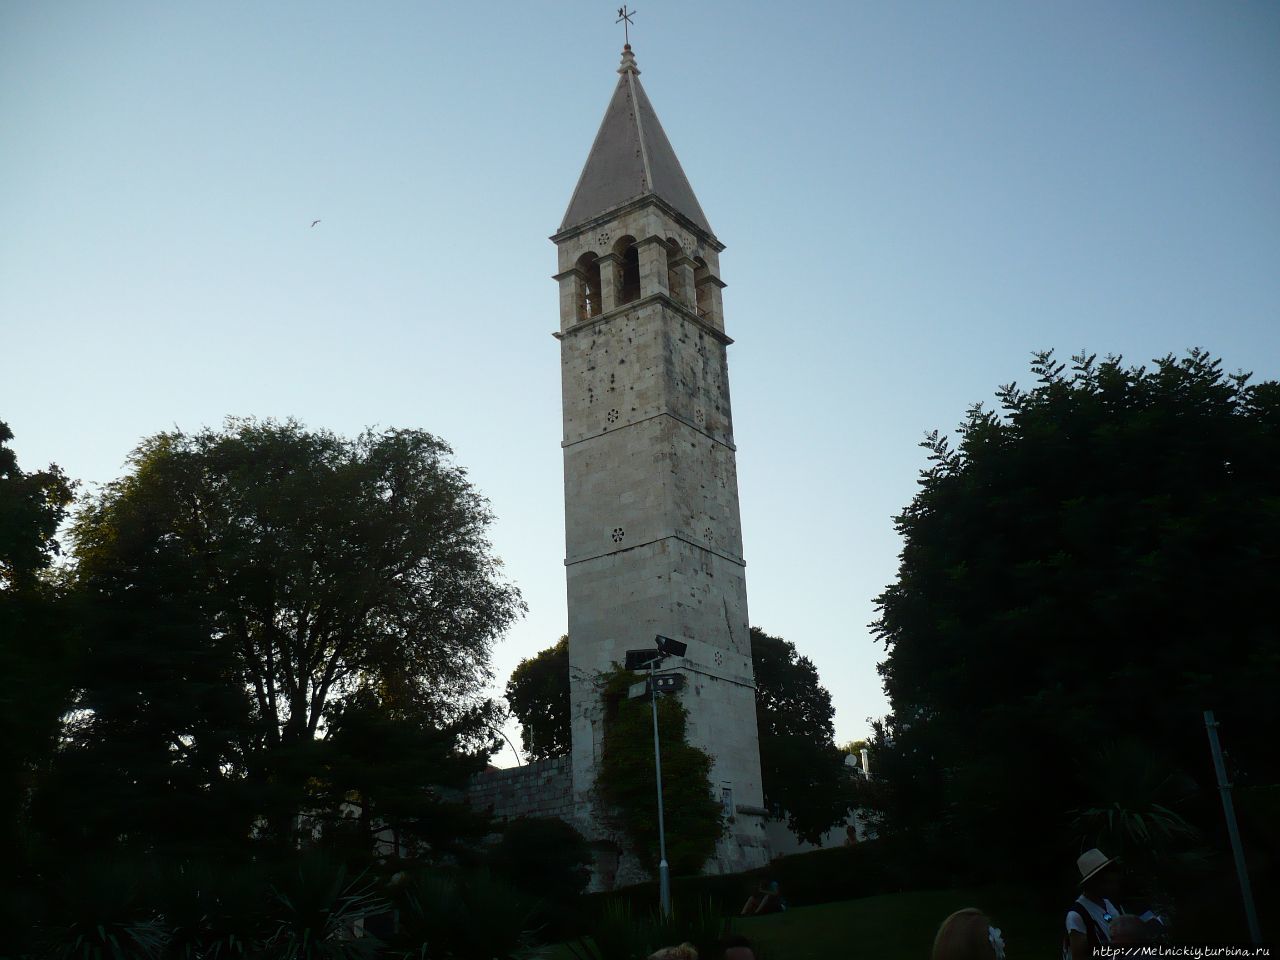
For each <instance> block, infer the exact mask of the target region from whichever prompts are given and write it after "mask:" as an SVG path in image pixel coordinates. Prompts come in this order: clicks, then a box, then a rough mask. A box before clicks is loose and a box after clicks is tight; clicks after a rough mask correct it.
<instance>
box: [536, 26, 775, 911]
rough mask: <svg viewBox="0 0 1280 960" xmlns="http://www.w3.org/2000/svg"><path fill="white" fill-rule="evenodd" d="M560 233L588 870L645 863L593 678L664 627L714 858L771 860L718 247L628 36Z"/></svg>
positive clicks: (719, 862)
mask: <svg viewBox="0 0 1280 960" xmlns="http://www.w3.org/2000/svg"><path fill="white" fill-rule="evenodd" d="M618 73H619V74H620V77H619V80H618V84H617V87H616V88H615V90H614V95H613V98H612V100H611V101H610V103H609V107H608V109H607V110H606V112H605V117H604V121H603V122H602V123H601V125H600V131H599V133H598V134H597V136H596V140H595V143H594V144H593V145H592V148H591V153H590V154H589V156H588V158H587V162H586V164H585V166H584V167H583V171H582V176H581V177H580V178H579V181H578V185H577V187H576V189H575V190H574V193H573V197H572V198H571V199H570V201H569V208H568V210H567V211H566V213H565V219H564V222H563V223H562V224H561V227H560V231H559V232H558V233H557V234H556V235H555V236H554V237H552V240H553V241H554V242H555V244H556V246H557V254H558V270H559V272H558V273H557V274H556V276H555V279H556V281H557V282H558V283H559V285H560V329H559V330H558V331H557V333H556V337H557V338H558V339H559V341H560V353H561V384H562V402H563V412H564V437H563V442H562V444H561V446H562V447H563V450H564V473H565V566H566V578H567V585H568V606H569V663H570V701H571V724H572V740H573V747H572V802H573V807H574V815H575V822H576V824H577V826H578V827H579V829H581V830H582V831H583V833H584V834H585V835H586V836H587V838H588V839H589V840H591V841H593V846H594V847H595V849H597V850H605V849H612V850H616V851H620V855H615V863H614V864H613V865H612V866H609V867H605V866H603V865H602V864H600V863H598V864H597V872H596V881H597V886H608V885H609V884H610V883H612V882H617V883H624V882H630V881H633V880H638V879H641V878H642V875H641V874H640V871H639V867H638V864H637V863H636V862H635V860H634V858H633V857H631V856H630V855H629V852H628V851H627V850H626V844H625V841H624V839H623V838H621V837H616V836H611V835H610V834H609V829H608V828H607V826H606V825H605V820H606V818H604V817H602V816H601V815H600V814H601V811H600V810H599V809H598V807H597V805H598V799H597V797H596V793H595V777H596V770H597V769H598V765H599V761H600V750H601V743H602V738H603V710H602V705H601V703H600V699H599V694H598V691H597V689H596V686H595V678H596V677H598V676H599V675H600V674H602V673H604V672H607V671H609V670H610V669H611V668H612V667H613V666H614V665H615V664H619V663H621V662H622V660H623V658H624V656H625V654H626V651H627V650H628V649H635V648H646V649H648V648H652V645H653V638H654V635H655V634H663V635H665V636H670V637H675V638H678V639H680V640H684V641H685V642H686V643H687V644H688V653H687V655H686V656H685V657H684V658H681V659H679V660H674V659H673V660H669V661H668V663H667V664H666V665H665V666H664V672H674V673H681V674H683V675H684V677H685V687H684V689H683V690H682V691H681V692H680V693H679V694H678V696H679V697H680V699H681V702H682V703H683V705H684V706H685V707H686V709H687V710H688V712H689V724H688V734H689V739H690V741H691V742H692V743H694V744H695V745H696V746H698V747H700V748H702V749H704V750H706V751H707V753H708V754H710V755H711V757H712V759H713V767H712V773H711V776H712V791H713V793H714V795H715V797H716V799H717V800H718V801H720V802H721V803H722V805H723V807H724V811H725V815H726V821H725V822H726V828H727V829H726V834H725V836H724V837H723V838H722V839H721V840H720V842H719V843H718V844H717V847H716V853H715V856H714V858H713V859H712V861H710V862H709V863H708V864H707V868H708V869H709V870H712V871H716V872H722V871H736V870H742V869H747V868H750V867H754V866H758V865H760V864H762V863H763V862H765V861H766V859H767V853H768V851H767V841H766V839H765V834H764V821H763V814H764V810H763V809H762V796H761V787H760V757H759V744H758V742H757V739H756V721H755V685H754V680H753V677H752V672H751V657H750V653H751V650H750V639H749V632H748V626H747V625H748V622H749V621H748V616H747V593H746V577H745V563H744V561H743V557H742V532H741V523H740V517H739V509H738V483H737V472H736V464H735V447H734V441H733V417H732V410H731V405H730V400H729V377H728V359H727V347H728V346H729V344H731V343H732V340H730V338H729V337H728V336H726V335H725V332H724V316H723V303H722V299H721V289H722V288H723V287H724V284H723V282H721V280H720V262H719V255H720V252H721V251H722V250H723V249H724V247H723V245H722V244H721V243H720V242H719V240H717V239H716V237H715V235H714V234H713V233H712V231H711V227H710V225H709V224H708V222H707V218H706V215H705V214H704V213H703V211H702V208H701V206H700V205H699V203H698V200H697V198H696V197H695V196H694V194H693V190H692V188H691V187H690V185H689V182H688V180H687V179H686V177H685V175H684V171H683V170H682V169H681V168H680V163H679V160H678V159H677V158H676V155H675V152H674V150H673V149H672V147H671V144H670V142H669V141H668V140H667V137H666V134H665V133H664V132H663V130H662V126H661V124H660V123H659V122H658V118H657V115H656V114H655V113H654V111H653V107H652V105H651V104H650V103H649V100H648V97H647V96H646V94H645V92H644V89H643V87H641V85H640V81H639V70H638V68H637V67H636V64H635V58H634V56H633V55H632V53H631V49H630V47H627V48H626V49H625V50H624V51H623V58H622V65H621V67H620V68H619V70H618Z"/></svg>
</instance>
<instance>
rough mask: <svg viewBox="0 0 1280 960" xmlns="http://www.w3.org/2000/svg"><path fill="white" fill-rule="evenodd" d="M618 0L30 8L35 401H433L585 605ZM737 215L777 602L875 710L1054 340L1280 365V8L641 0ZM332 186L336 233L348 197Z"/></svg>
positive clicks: (15, 320) (489, 490) (0, 59)
mask: <svg viewBox="0 0 1280 960" xmlns="http://www.w3.org/2000/svg"><path fill="white" fill-rule="evenodd" d="M615 7H616V4H614V3H613V0H609V2H590V3H588V2H584V0H573V2H559V3H554V4H553V3H537V2H533V3H529V2H526V3H498V2H494V3H483V4H481V3H452V4H428V3H390V2H380V3H376V4H336V3H325V2H316V0H309V2H306V3H301V2H273V3H267V4H264V3H228V2H219V3H216V4H215V3H195V2H191V3H169V2H163V3H144V2H121V3H113V4H104V3H89V2H62V3H38V2H35V0H28V2H20V0H10V2H7V3H4V4H2V5H0V419H3V420H6V421H8V422H9V424H10V425H11V426H12V428H13V430H14V431H15V433H16V434H17V438H16V441H15V443H14V446H15V448H16V450H17V452H18V455H19V462H20V464H22V465H23V466H25V468H26V469H35V468H37V467H39V466H42V465H43V464H45V463H48V462H50V461H56V462H58V463H59V464H61V465H62V466H63V467H64V468H65V469H66V470H67V472H68V473H70V474H71V475H72V476H74V477H77V478H80V479H81V480H83V481H85V482H86V483H87V484H93V483H102V482H105V481H108V480H110V479H112V478H114V477H116V476H118V475H119V473H120V472H121V470H122V466H123V461H124V458H125V456H126V455H127V454H128V452H129V450H130V449H131V448H132V447H133V446H134V445H135V444H136V443H137V441H138V440H139V439H140V438H141V437H143V436H146V435H148V434H151V433H154V432H156V431H159V430H164V429H169V428H172V427H173V426H174V425H175V424H176V425H178V426H180V427H182V428H184V429H196V428H198V427H200V426H201V425H205V424H208V425H217V424H218V423H220V422H221V420H222V418H223V417H224V416H226V415H228V414H236V415H256V416H260V417H267V416H273V417H286V416H294V417H297V418H299V419H301V420H303V421H304V422H306V423H308V424H310V425H313V426H324V427H329V428H332V429H334V430H337V431H339V432H343V433H354V432H357V431H359V430H360V429H362V428H363V427H365V426H368V425H381V426H399V427H421V428H425V429H428V430H430V431H432V432H434V433H436V434H438V435H439V436H441V437H443V438H444V439H446V440H447V441H449V442H450V443H451V444H452V445H453V446H454V448H455V450H456V452H457V456H458V460H459V461H460V462H461V463H462V464H463V465H464V466H466V467H467V468H468V469H469V470H470V472H471V476H472V477H473V479H474V481H475V483H476V484H477V485H478V486H479V487H480V489H481V490H483V491H484V492H485V493H486V494H487V495H488V496H489V497H490V498H491V500H492V503H493V507H494V509H495V511H496V513H497V514H498V521H497V524H496V526H495V527H494V529H493V539H494V542H495V545H496V549H497V552H498V553H499V554H500V555H501V556H502V557H503V559H504V560H505V561H506V570H507V572H508V573H509V575H510V576H511V577H512V578H513V579H514V580H515V581H516V582H517V583H518V584H519V586H520V587H521V589H522V590H523V591H524V594H525V597H526V599H527V600H528V603H529V608H530V609H529V615H528V617H527V618H526V619H525V620H524V621H523V622H522V623H521V624H520V625H519V626H517V627H516V628H515V629H513V630H512V631H511V632H510V634H509V636H508V637H507V638H506V640H505V641H504V642H503V643H502V644H501V645H500V646H499V647H498V649H497V651H496V659H495V668H496V672H497V679H498V682H499V683H502V682H504V681H505V679H506V676H507V674H508V673H509V672H510V669H511V667H512V666H514V664H515V663H516V662H517V661H518V660H519V659H520V658H522V657H525V656H529V655H531V654H533V653H534V652H536V651H537V650H539V649H540V648H542V647H544V646H546V645H548V644H549V643H551V642H553V641H554V640H555V639H556V638H557V637H558V636H559V635H560V634H561V633H563V632H564V629H565V594H564V569H563V566H562V564H561V561H562V559H563V547H564V533H563V526H562V524H563V503H562V494H561V455H560V447H559V440H560V388H559V375H560V373H559V370H560V367H559V355H558V345H557V344H556V342H555V340H553V339H552V337H551V336H550V332H551V331H552V330H553V329H555V328H556V325H557V293H556V285H555V283H553V282H552V281H551V280H550V279H549V277H550V275H551V274H552V273H554V272H555V251H554V248H553V247H552V245H551V244H550V243H549V242H548V241H547V239H546V238H547V236H548V235H549V234H551V233H552V232H553V231H554V230H555V229H556V227H557V226H558V225H559V222H560V218H561V215H562V214H563V212H564V207H565V205H566V204H567V202H568V199H569V195H570V193H571V192H572V190H573V186H574V183H575V181H576V179H577V176H578V173H579V170H580V169H581V165H582V163H583V161H584V160H585V158H586V155H587V151H588V149H589V147H590V145H591V140H592V137H593V136H594V135H595V131H596V127H597V125H598V123H599V121H600V118H601V116H602V114H603V111H604V108H605V104H606V103H607V101H608V98H609V95H610V93H611V91H612V88H613V84H614V82H615V80H616V75H615V73H614V69H615V68H616V66H617V61H618V52H619V50H620V48H621V42H622V38H621V28H620V27H617V26H615V25H614V10H615ZM632 40H633V45H634V47H635V50H636V54H637V57H638V61H639V64H640V67H641V70H642V71H643V82H644V84H645V87H646V89H647V91H648V93H649V95H650V98H651V99H652V100H653V103H654V106H655V107H656V109H657V111H658V115H659V116H660V117H661V118H662V122H663V125H664V126H665V128H666V130H667V133H668V135H669V136H670V138H671V141H672V143H673V144H674V146H675V148H676V151H677V153H678V154H679V155H680V158H681V160H682V162H683V164H684V167H685V170H686V172H687V173H688V175H689V178H690V180H691V181H692V183H693V187H694V189H695V191H696V192H697V194H698V197H699V199H700V200H701V202H702V206H703V208H704V209H705V210H706V212H707V216H708V217H709V218H710V220H711V224H712V226H713V227H714V228H715V230H716V232H717V234H718V236H719V237H720V239H721V240H722V241H723V242H724V243H726V244H727V245H728V249H727V250H726V252H725V253H724V255H723V257H722V260H721V263H722V272H723V277H724V279H725V280H726V281H727V282H728V284H729V287H728V289H727V290H726V291H725V312H726V322H727V326H728V330H729V333H730V334H731V335H732V336H733V337H735V338H736V339H737V344H736V345H735V346H733V347H731V348H730V371H731V377H732V390H733V399H734V411H735V418H736V424H735V427H736V438H737V441H738V444H739V454H738V457H739V459H738V468H739V471H738V472H739V477H740V483H741V498H742V519H743V526H744V531H745V550H746V556H747V561H748V570H747V573H748V590H749V597H750V604H751V619H752V622H753V623H755V624H758V625H759V626H761V627H763V628H765V629H766V630H768V631H770V632H772V633H777V634H781V635H783V636H785V637H787V638H788V639H790V640H792V641H794V642H795V643H796V644H797V645H798V646H799V647H800V649H801V651H802V652H804V653H806V654H808V655H809V656H811V657H812V658H813V660H814V661H815V662H816V664H817V665H818V668H819V671H820V673H821V675H822V678H823V680H824V682H825V683H826V684H827V686H828V687H829V688H830V689H831V692H832V694H833V696H834V699H835V703H836V706H837V731H836V732H837V736H838V737H839V738H841V739H848V738H853V737H858V736H862V735H863V734H864V733H865V732H866V731H867V724H866V720H865V718H867V717H868V716H878V715H880V714H882V713H883V712H884V711H885V709H886V706H885V702H884V699H883V696H882V694H881V692H880V683H879V678H878V677H877V675H876V672H875V664H876V662H877V660H878V659H879V658H880V657H881V656H882V651H881V650H880V649H879V648H878V647H877V646H876V645H875V644H874V643H873V641H872V639H871V637H870V633H869V631H868V630H867V628H866V624H867V623H868V622H869V621H870V620H871V619H872V618H873V616H874V610H873V603H872V601H873V598H874V597H875V596H876V595H877V594H878V593H879V592H880V591H881V589H883V587H884V586H885V585H886V584H887V583H888V582H889V581H890V580H892V578H893V576H894V573H895V570H896V565H897V554H898V551H899V542H898V540H897V537H896V536H895V534H894V532H893V524H892V516H893V515H894V513H895V512H897V511H898V510H900V509H901V508H902V507H903V506H904V505H905V504H906V503H907V502H909V500H910V499H911V497H912V495H913V493H914V491H915V479H916V476H917V473H918V471H919V469H920V467H921V466H922V464H923V463H924V459H923V451H921V450H920V449H919V448H918V447H917V443H918V441H919V439H920V437H921V436H922V434H923V433H925V432H926V431H928V430H930V429H933V428H935V427H937V428H941V429H943V430H951V429H953V428H954V426H955V424H956V423H957V422H958V420H959V419H960V418H961V415H962V413H963V411H964V409H965V407H967V406H968V405H969V404H970V403H972V402H974V401H977V400H990V399H991V398H992V393H993V391H994V389H995V388H996V386H997V385H998V384H1001V383H1005V382H1008V381H1010V380H1014V379H1018V380H1022V381H1026V380H1028V379H1029V378H1028V376H1027V360H1028V357H1029V355H1030V353H1031V351H1032V350H1035V349H1039V348H1047V347H1055V348H1057V349H1058V350H1059V352H1060V354H1061V355H1062V356H1063V357H1064V358H1066V357H1068V356H1069V355H1070V354H1071V353H1072V352H1075V351H1077V350H1080V349H1082V348H1085V349H1088V350H1090V351H1095V352H1097V353H1099V354H1106V353H1121V354H1123V355H1124V356H1125V357H1127V358H1130V359H1133V360H1135V361H1138V360H1147V359H1150V358H1151V357H1153V356H1157V355H1163V354H1165V353H1168V352H1171V351H1172V352H1181V351H1183V350H1184V349H1185V348H1187V347H1190V346H1193V345H1199V346H1204V347H1206V348H1208V349H1210V350H1211V351H1213V352H1215V353H1216V354H1218V355H1220V356H1222V357H1223V359H1224V361H1225V364H1226V366H1227V367H1228V368H1229V369H1236V368H1244V369H1248V370H1253V371H1255V372H1256V374H1257V375H1258V376H1260V377H1265V378H1275V377H1277V376H1280V323H1278V320H1280V312H1278V309H1277V308H1278V307H1280V5H1277V4H1275V3H1270V2H1268V3H1261V2H1252V3H1251V2H1223V0H1211V2H1209V0H1206V2H1202V3H1186V2H1174V0H1159V2H1132V0H1126V2H1115V0H1107V2H1070V3H1068V2H1060V3H1026V2H1022V0H1009V2H999V3H998V2H972V3H946V2H931V3H911V2H887V0H884V2H877V3H865V2H847V3H797V4H787V5H783V4H775V3H763V2H755V3H753V2H734V3H710V2H703V3H696V4H694V3H687V2H686V3H677V2H673V0H641V2H640V3H639V13H638V15H637V16H636V18H635V28H634V30H633V32H632ZM316 218H320V219H321V220H322V221H323V222H322V223H321V224H320V225H319V226H317V227H316V228H315V229H310V228H309V226H308V224H310V222H311V221H312V220H313V219H316Z"/></svg>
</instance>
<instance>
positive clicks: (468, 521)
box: [47, 420, 522, 845]
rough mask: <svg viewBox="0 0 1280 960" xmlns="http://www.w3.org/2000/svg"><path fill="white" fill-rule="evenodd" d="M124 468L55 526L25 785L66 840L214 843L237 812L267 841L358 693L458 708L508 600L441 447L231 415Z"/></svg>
mask: <svg viewBox="0 0 1280 960" xmlns="http://www.w3.org/2000/svg"><path fill="white" fill-rule="evenodd" d="M130 463H131V469H130V471H129V473H128V474H127V475H126V476H125V477H123V478H122V479H120V480H118V481H116V482H114V483H112V484H109V485H108V486H107V487H106V488H105V489H104V490H102V491H101V493H99V494H98V495H97V496H95V497H94V498H92V499H91V500H90V501H89V502H88V503H87V504H86V506H85V508H84V509H83V510H82V511H81V512H80V514H79V516H78V517H77V520H76V522H75V525H74V528H73V529H74V537H75V554H76V558H77V560H78V564H79V565H78V571H77V573H78V585H79V588H80V590H81V591H82V593H83V595H84V596H85V597H86V598H88V602H89V608H90V609H89V611H88V614H87V624H86V632H87V634H88V638H87V656H86V659H85V663H84V672H83V677H82V680H81V684H82V689H83V694H82V696H81V697H80V699H79V700H78V702H77V703H76V707H77V708H78V710H77V713H76V714H74V715H73V719H74V721H75V722H74V723H73V724H72V725H71V726H70V727H69V729H68V734H69V739H70V748H69V749H68V750H67V751H66V757H65V758H64V762H63V763H62V764H61V769H62V773H63V774H64V777H65V779H64V781H63V783H62V787H63V789H61V790H57V791H51V792H49V796H48V797H47V799H48V801H49V802H48V811H47V812H48V814H49V817H50V818H51V821H52V822H53V823H54V824H55V825H56V824H61V825H62V826H63V827H65V828H67V829H68V831H69V835H70V838H71V839H72V840H73V841H78V842H91V841H93V840H94V839H95V838H102V837H105V836H110V837H120V836H124V837H125V838H126V839H132V838H139V839H145V838H151V839H150V840H146V842H153V841H154V838H155V837H157V835H165V834H168V836H167V837H166V838H165V839H166V840H168V841H172V842H174V843H179V842H182V841H183V840H184V839H186V840H190V841H192V842H195V841H196V840H199V835H200V834H201V833H205V834H208V836H210V837H212V836H217V837H219V838H220V840H221V842H229V839H230V838H244V837H245V836H246V835H247V834H248V832H249V831H248V829H247V828H248V827H249V826H251V825H253V824H255V823H256V824H258V825H259V826H258V827H257V828H256V829H259V830H261V829H262V828H264V827H265V829H266V830H267V832H268V834H269V835H272V836H275V837H276V838H278V839H280V840H282V841H288V840H290V837H291V832H292V830H293V828H294V825H295V815H296V814H297V813H298V811H299V810H300V809H301V808H302V806H303V805H304V803H307V802H309V801H308V791H309V790H310V785H311V784H312V783H313V782H314V779H315V778H316V777H317V776H318V775H319V774H321V773H323V771H324V769H325V759H326V751H325V744H324V743H323V740H322V734H324V733H325V732H326V731H327V730H328V725H329V724H330V723H334V722H335V721H336V720H337V719H338V717H339V716H340V714H341V711H342V709H343V708H344V707H345V706H347V705H348V704H351V705H355V703H356V700H357V698H358V697H359V696H361V695H362V692H364V691H368V690H372V691H375V692H376V697H377V701H378V702H379V703H385V704H393V705H394V706H395V709H396V710H397V711H399V713H400V715H402V716H405V717H409V716H412V717H414V718H415V719H416V722H418V723H419V724H420V725H422V726H429V725H432V724H434V725H438V726H440V727H449V726H450V725H456V724H458V723H459V722H462V721H464V720H465V719H467V718H468V717H478V716H479V713H478V712H477V707H479V706H481V704H482V703H483V698H482V687H483V684H484V682H485V681H486V680H487V678H488V676H489V673H488V663H489V651H490V647H491V644H492V642H493V641H494V639H495V638H496V637H497V636H498V635H499V634H500V633H501V632H502V631H503V630H504V629H505V628H506V626H507V625H508V624H509V623H510V622H511V621H512V620H513V618H514V617H515V616H516V615H517V614H518V613H519V611H520V610H521V609H522V604H521V602H520V599H519V595H518V593H517V591H516V590H515V589H514V587H512V586H510V585H508V584H507V583H505V582H504V581H503V580H502V579H501V577H500V575H499V571H498V561H497V560H496V559H495V558H494V557H493V556H492V554H491V552H490V547H489V543H488V541H487V540H486V538H485V529H486V527H487V525H488V523H489V520H490V513H489V509H488V506H487V504H486V503H485V501H484V500H483V499H482V498H481V497H480V495H479V494H478V493H477V492H476V491H475V490H474V489H473V488H472V487H471V485H470V484H469V483H468V482H467V479H466V477H465V474H464V472H463V471H462V470H461V469H460V468H458V467H457V466H455V465H453V464H452V463H451V461H450V451H449V448H448V447H447V446H446V445H445V444H444V443H442V442H441V441H439V440H437V439H436V438H434V437H432V436H431V435H429V434H427V433H424V432H421V431H412V430H388V431H384V432H381V433H375V432H372V431H370V432H367V433H365V434H363V435H361V436H359V437H357V438H355V439H352V440H348V439H343V438H340V437H337V436H335V435H334V434H332V433H329V432H327V431H307V430H305V429H304V428H303V427H301V426H300V425H299V424H297V423H295V422H293V421H289V422H285V423H277V422H272V421H265V422H259V421H254V420H234V421H228V423H227V426H226V428H225V429H224V430H221V431H216V430H209V429H206V430H202V431H200V432H198V433H194V434H186V433H182V432H172V433H164V434H159V435H157V436H155V437H152V438H149V439H147V440H145V441H144V442H143V443H142V444H141V446H139V448H138V449H137V450H136V451H135V452H134V454H133V456H132V458H131V461H130ZM455 732H456V731H455ZM489 740H490V736H489V734H488V733H487V731H485V730H483V728H480V729H476V730H474V732H473V735H472V736H471V738H470V742H471V744H472V746H474V747H475V748H477V749H479V748H482V747H483V746H484V745H485V744H487V743H488V742H489ZM88 783H92V784H93V785H94V789H93V796H92V802H91V803H90V802H81V803H76V802H74V800H75V797H76V790H75V789H74V787H75V786H76V785H77V784H79V785H80V786H81V787H82V788H83V787H85V786H86V785H87V784H88ZM88 799H89V798H88V797H86V798H85V800H86V801H87V800H88ZM69 801H70V802H69ZM77 824H78V826H74V825H77ZM199 842H201V843H205V842H206V841H205V840H199ZM206 845H207V844H206Z"/></svg>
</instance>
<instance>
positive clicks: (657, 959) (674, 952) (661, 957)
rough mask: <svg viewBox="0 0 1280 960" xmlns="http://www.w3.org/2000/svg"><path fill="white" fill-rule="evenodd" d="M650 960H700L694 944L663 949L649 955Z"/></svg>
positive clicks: (683, 944)
mask: <svg viewBox="0 0 1280 960" xmlns="http://www.w3.org/2000/svg"><path fill="white" fill-rule="evenodd" d="M649 960H698V950H697V948H696V947H694V945H693V944H692V943H682V944H680V945H679V946H678V947H663V948H662V949H661V950H655V951H654V952H653V953H651V954H649Z"/></svg>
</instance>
